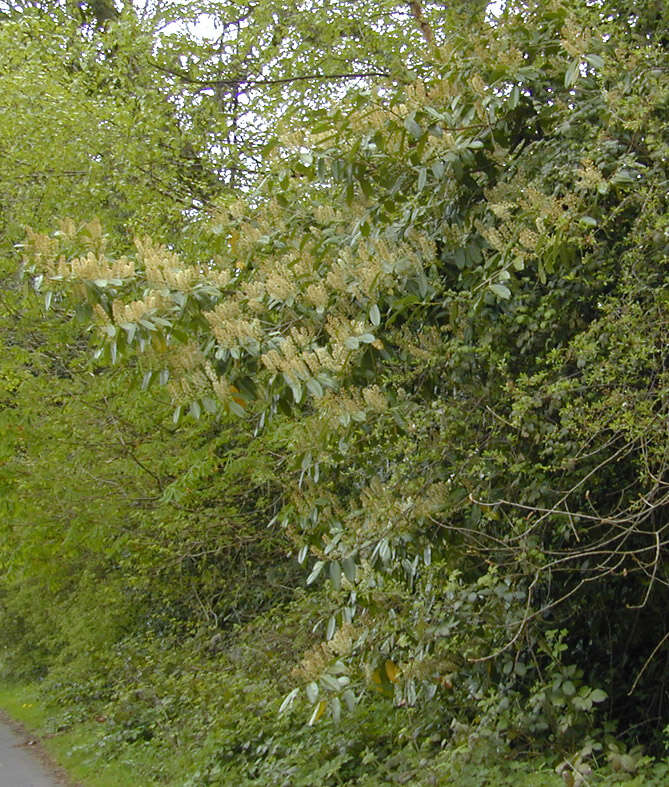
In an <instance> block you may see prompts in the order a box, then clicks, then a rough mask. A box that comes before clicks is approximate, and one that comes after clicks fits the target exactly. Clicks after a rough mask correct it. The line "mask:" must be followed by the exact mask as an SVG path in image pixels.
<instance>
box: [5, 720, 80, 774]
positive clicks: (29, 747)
mask: <svg viewBox="0 0 669 787" xmlns="http://www.w3.org/2000/svg"><path fill="white" fill-rule="evenodd" d="M41 754H42V751H41V749H40V746H39V744H38V743H36V742H35V741H31V739H30V738H29V737H28V736H27V735H25V734H24V733H23V732H21V731H20V728H19V727H18V726H17V725H14V724H13V723H10V722H9V721H8V719H7V718H6V717H5V716H3V715H2V714H0V787H62V785H65V784H67V782H65V781H63V779H62V778H61V777H60V776H59V775H58V774H57V773H55V772H54V771H53V769H52V768H50V767H49V765H48V764H47V763H46V760H44V759H43V755H42V756H40V755H41Z"/></svg>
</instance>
